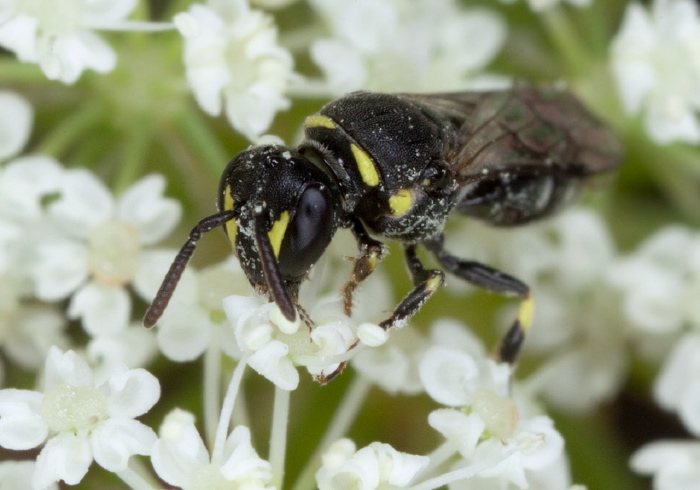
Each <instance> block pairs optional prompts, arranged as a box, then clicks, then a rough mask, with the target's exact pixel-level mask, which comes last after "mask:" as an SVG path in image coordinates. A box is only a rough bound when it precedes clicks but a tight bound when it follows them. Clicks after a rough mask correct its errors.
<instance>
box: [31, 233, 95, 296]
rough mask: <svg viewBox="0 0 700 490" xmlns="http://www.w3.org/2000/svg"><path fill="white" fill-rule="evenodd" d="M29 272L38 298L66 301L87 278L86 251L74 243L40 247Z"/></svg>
mask: <svg viewBox="0 0 700 490" xmlns="http://www.w3.org/2000/svg"><path fill="white" fill-rule="evenodd" d="M37 253H38V256H39V258H38V261H37V263H36V264H35V265H34V267H33V269H32V275H33V276H34V281H35V283H36V294H37V296H38V297H39V299H43V300H45V301H56V300H60V299H64V298H66V297H67V296H68V295H69V294H71V293H72V292H73V291H75V290H76V289H77V288H78V287H79V286H80V285H81V284H83V283H84V282H85V280H86V279H87V277H88V264H87V254H88V252H87V248H86V247H85V246H84V245H82V244H80V243H75V242H68V241H61V242H53V243H51V244H50V245H42V246H40V247H39V249H38V250H37Z"/></svg>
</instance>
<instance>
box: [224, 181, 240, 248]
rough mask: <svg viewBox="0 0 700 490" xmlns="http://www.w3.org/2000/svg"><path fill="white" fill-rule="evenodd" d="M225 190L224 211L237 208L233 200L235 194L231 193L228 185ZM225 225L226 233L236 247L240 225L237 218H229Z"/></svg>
mask: <svg viewBox="0 0 700 490" xmlns="http://www.w3.org/2000/svg"><path fill="white" fill-rule="evenodd" d="M224 192H225V194H224V209H222V211H228V210H231V209H233V208H235V207H236V204H235V203H234V202H233V196H232V195H231V192H230V189H229V188H228V187H226V190H225V191H224ZM224 226H225V228H226V235H227V236H228V239H229V241H230V242H231V245H232V246H233V247H235V246H236V233H238V225H237V224H236V220H235V219H232V220H229V221H227V222H226V224H225V225H224Z"/></svg>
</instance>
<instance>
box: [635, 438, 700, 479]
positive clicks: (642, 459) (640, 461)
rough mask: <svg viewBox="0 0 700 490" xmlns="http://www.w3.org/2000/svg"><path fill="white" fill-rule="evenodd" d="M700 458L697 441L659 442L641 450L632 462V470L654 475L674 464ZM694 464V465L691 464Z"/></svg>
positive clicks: (699, 446) (699, 448)
mask: <svg viewBox="0 0 700 490" xmlns="http://www.w3.org/2000/svg"><path fill="white" fill-rule="evenodd" d="M698 457H700V443H698V442H696V441H657V442H652V443H651V444H647V445H645V446H644V447H642V448H641V449H639V450H638V451H637V452H636V453H634V455H633V456H632V459H631V461H630V465H631V466H632V469H633V470H634V471H636V472H638V473H642V474H652V473H655V472H657V471H659V470H662V469H664V468H665V467H668V466H673V465H674V463H682V462H683V460H686V461H687V462H688V463H691V462H692V460H693V459H695V460H697V458H698ZM691 464H692V463H691Z"/></svg>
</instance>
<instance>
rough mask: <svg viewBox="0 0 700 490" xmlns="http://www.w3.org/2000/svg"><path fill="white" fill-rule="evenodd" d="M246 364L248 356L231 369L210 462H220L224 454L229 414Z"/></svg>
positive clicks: (231, 411)
mask: <svg viewBox="0 0 700 490" xmlns="http://www.w3.org/2000/svg"><path fill="white" fill-rule="evenodd" d="M247 364H248V358H247V357H243V358H242V359H241V360H240V361H238V365H237V366H236V369H234V370H233V375H232V376H231V382H230V383H229V385H228V390H226V396H225V397H224V403H223V405H222V406H221V414H220V415H219V424H218V426H217V428H216V438H215V440H214V449H213V450H212V452H211V462H212V463H221V462H222V459H223V456H224V446H225V445H226V438H227V437H228V427H229V423H230V422H231V414H232V413H233V406H234V405H235V403H236V398H237V395H238V391H239V389H240V387H241V380H242V379H243V373H244V372H245V367H246V365H247Z"/></svg>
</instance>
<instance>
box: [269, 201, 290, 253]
mask: <svg viewBox="0 0 700 490" xmlns="http://www.w3.org/2000/svg"><path fill="white" fill-rule="evenodd" d="M288 224H289V211H283V212H282V214H280V217H279V219H278V220H277V221H275V222H274V223H273V224H272V228H270V231H268V232H267V236H268V237H269V238H270V245H272V251H273V252H274V253H275V257H279V255H280V247H281V246H282V239H283V238H284V233H285V232H286V231H287V225H288Z"/></svg>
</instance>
